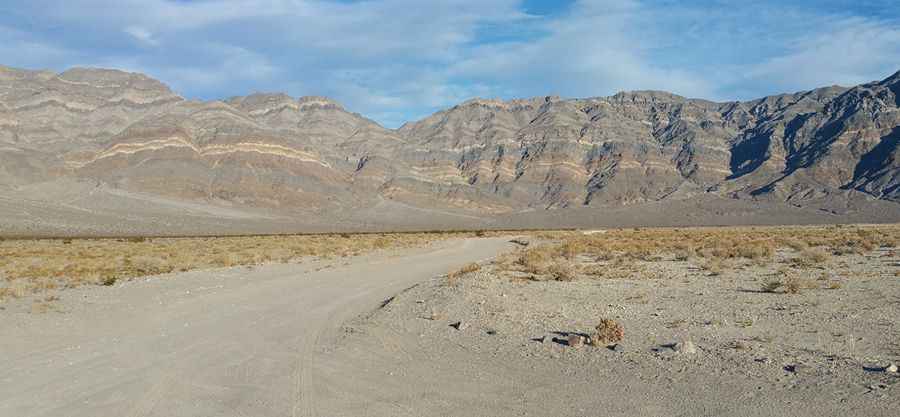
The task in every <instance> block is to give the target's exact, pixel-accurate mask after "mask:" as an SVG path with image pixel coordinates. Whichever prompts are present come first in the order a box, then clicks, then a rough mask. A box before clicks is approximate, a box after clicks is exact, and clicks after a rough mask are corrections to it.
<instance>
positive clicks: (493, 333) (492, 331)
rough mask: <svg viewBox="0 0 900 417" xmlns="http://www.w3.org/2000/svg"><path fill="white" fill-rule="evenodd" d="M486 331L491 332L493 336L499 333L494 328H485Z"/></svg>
mask: <svg viewBox="0 0 900 417" xmlns="http://www.w3.org/2000/svg"><path fill="white" fill-rule="evenodd" d="M484 332H485V333H487V334H489V335H491V336H493V335H495V334H497V331H496V330H494V329H487V330H485V331H484Z"/></svg>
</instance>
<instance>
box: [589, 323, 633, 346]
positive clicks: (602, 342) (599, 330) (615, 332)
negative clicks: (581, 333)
mask: <svg viewBox="0 0 900 417" xmlns="http://www.w3.org/2000/svg"><path fill="white" fill-rule="evenodd" d="M594 330H595V332H594V334H593V335H591V338H590V343H591V345H594V346H608V345H611V344H613V343H618V342H620V341H622V339H623V338H625V329H624V328H623V327H622V325H621V324H619V323H618V322H617V321H615V320H613V319H602V320H600V324H598V325H597V327H596V328H595V329H594Z"/></svg>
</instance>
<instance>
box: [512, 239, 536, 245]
mask: <svg viewBox="0 0 900 417" xmlns="http://www.w3.org/2000/svg"><path fill="white" fill-rule="evenodd" d="M509 243H515V244H517V245H519V246H528V245H530V244H531V242H530V241H529V240H528V239H525V238H515V239H513V240H510V241H509Z"/></svg>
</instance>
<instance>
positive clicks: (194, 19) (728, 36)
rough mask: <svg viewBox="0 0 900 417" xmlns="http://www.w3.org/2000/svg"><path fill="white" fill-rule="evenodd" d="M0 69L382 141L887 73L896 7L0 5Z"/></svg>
mask: <svg viewBox="0 0 900 417" xmlns="http://www.w3.org/2000/svg"><path fill="white" fill-rule="evenodd" d="M0 57H2V58H0V64H4V65H9V66H15V67H24V68H31V69H38V68H46V69H53V70H64V69H65V68H68V67H72V66H97V67H108V68H119V69H124V70H130V71H139V72H143V73H146V74H148V75H150V76H153V77H155V78H158V79H160V80H162V81H163V82H165V83H167V84H169V85H170V86H171V87H172V88H173V89H175V90H176V91H177V92H179V93H180V94H182V95H184V96H185V97H188V98H199V99H216V98H226V97H230V96H234V95H245V94H249V93H252V92H258V91H282V92H286V93H288V94H291V95H293V96H302V95H325V96H330V97H332V98H335V99H337V100H338V101H340V102H342V103H343V104H344V105H345V106H346V107H347V108H348V109H350V110H352V111H356V112H359V113H362V114H363V115H365V116H368V117H370V118H373V119H375V120H377V121H379V122H381V123H382V124H384V125H386V126H389V127H397V126H399V125H400V124H402V123H403V122H404V121H408V120H414V119H418V118H421V117H423V116H425V115H427V114H430V113H432V112H434V111H436V110H438V109H441V108H445V107H449V106H452V105H454V104H457V103H459V102H461V101H463V100H466V99H468V98H472V97H500V98H504V99H508V98H516V97H531V96H543V95H550V94H556V95H561V96H564V97H589V96H603V95H610V94H614V93H616V92H617V91H622V90H636V89H659V90H668V91H672V92H675V93H678V94H681V95H685V96H690V97H701V98H708V99H714V100H732V99H749V98H755V97H759V96H763V95H767V94H773V93H780V92H789V91H799V90H804V89H810V88H814V87H818V86H824V85H831V84H841V85H852V84H857V83H862V82H867V81H871V80H876V79H881V78H884V77H886V76H888V75H890V74H892V73H893V72H895V71H897V70H900V5H898V0H855V1H849V0H801V1H777V0H761V1H733V0H690V1H673V0H619V1H614V0H562V1H547V0H383V1H378V0H371V1H350V0H5V1H3V2H2V3H0Z"/></svg>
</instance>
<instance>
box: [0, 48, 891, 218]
mask: <svg viewBox="0 0 900 417" xmlns="http://www.w3.org/2000/svg"><path fill="white" fill-rule="evenodd" d="M898 141H900V72H898V73H895V74H894V75H892V76H890V77H888V78H886V79H884V80H881V81H876V82H871V83H867V84H862V85H858V86H853V87H840V86H830V87H823V88H818V89H815V90H811V91H803V92H797V93H790V94H781V95H775V96H769V97H763V98H760V99H756V100H751V101H732V102H713V101H707V100H701V99H690V98H685V97H681V96H678V95H675V94H671V93H666V92H661V91H632V92H621V93H618V94H615V95H613V96H609V97H593V98H583V99H563V98H559V97H554V96H548V97H537V98H529V99H517V100H508V101H504V100H496V99H472V100H469V101H466V102H464V103H461V104H459V105H456V106H453V107H452V108H448V109H445V110H442V111H439V112H437V113H435V114H433V115H431V116H428V117H426V118H424V119H422V120H418V121H415V122H410V123H407V124H405V125H403V126H402V127H400V128H399V129H388V128H385V127H382V126H381V125H379V124H378V123H376V122H374V121H372V120H369V119H367V118H365V117H363V116H361V115H359V114H356V113H353V112H350V111H348V110H346V109H345V108H344V107H343V106H342V105H341V104H339V103H337V102H336V101H334V100H331V99H329V98H326V97H300V98H294V97H290V96H288V95H285V94H277V93H276V94H269V93H266V94H262V93H258V94H252V95H249V96H243V97H232V98H228V99H225V100H218V101H195V100H187V99H185V98H183V97H181V96H180V95H178V94H177V93H176V92H173V91H172V90H171V89H170V88H169V87H167V86H166V85H165V84H163V83H161V82H159V81H157V80H154V79H152V78H150V77H147V76H145V75H142V74H137V73H128V72H122V71H117V70H106V69H89V68H75V69H70V70H67V71H65V72H62V73H55V72H49V71H31V70H24V69H16V68H9V67H2V66H0V192H2V193H3V194H4V195H5V197H3V198H2V199H0V214H2V213H5V214H7V217H8V218H10V219H13V220H8V221H7V222H6V223H3V222H0V233H2V232H3V228H5V229H7V231H10V232H13V233H27V232H28V231H32V232H40V231H42V230H48V231H49V232H48V233H52V232H53V231H56V232H57V233H58V232H59V231H61V230H66V228H67V227H66V224H70V225H74V226H72V227H74V228H75V229H77V228H78V227H77V224H78V216H79V215H82V216H83V217H85V216H86V217H90V216H94V215H98V213H101V212H103V213H106V214H110V213H115V215H116V217H117V219H118V221H122V222H126V223H127V221H128V218H129V217H128V216H129V213H132V215H133V216H132V217H133V218H132V220H133V222H134V224H140V223H141V222H142V221H144V220H142V219H139V217H141V216H140V215H139V214H138V213H140V210H142V209H146V205H144V204H137V205H136V206H140V207H138V208H134V206H135V204H134V203H135V202H140V201H143V202H147V204H149V205H153V204H156V205H159V206H160V207H163V206H165V207H167V209H166V210H168V211H167V212H166V213H168V214H166V215H175V214H178V213H180V214H184V213H191V212H192V210H194V211H196V210H200V211H202V212H204V213H206V214H209V215H211V216H212V217H216V215H215V214H210V213H224V212H229V213H244V214H246V213H255V214H254V216H257V217H260V218H262V217H265V218H279V219H282V220H283V221H284V222H285V223H280V224H289V223H290V221H289V220H287V219H300V218H303V219H307V220H309V221H307V222H306V224H313V223H317V224H319V226H320V228H327V227H328V225H329V224H331V225H337V224H343V225H345V226H346V225H349V226H347V227H357V228H360V227H363V226H366V225H370V226H371V225H377V224H382V223H383V224H394V225H401V226H402V225H404V224H406V225H407V226H410V227H412V225H413V224H414V223H415V224H417V225H419V227H421V226H422V225H426V224H427V223H428V222H429V219H441V218H448V219H449V218H453V219H456V223H453V222H450V223H453V226H454V227H456V226H457V223H459V224H463V225H464V224H466V222H467V220H465V219H471V222H472V224H475V223H476V220H477V223H478V224H482V225H483V224H485V222H487V223H491V222H493V223H494V224H498V225H501V224H510V225H512V224H514V223H516V221H513V220H511V219H526V218H529V216H532V217H533V216H543V217H542V218H545V219H552V218H561V219H563V220H561V221H559V222H557V223H556V224H558V225H560V226H565V225H567V224H568V223H567V222H566V221H565V219H566V218H567V216H569V214H567V213H573V214H572V216H574V217H572V218H578V219H580V220H578V222H576V223H579V225H580V226H584V225H591V224H594V223H596V224H602V223H604V221H603V217H604V215H605V213H625V212H628V211H630V210H632V209H633V211H634V212H639V211H640V210H644V209H645V207H649V206H652V207H656V209H655V210H656V212H657V214H658V215H659V216H662V217H665V216H667V215H668V214H667V212H668V210H667V209H666V207H681V208H682V209H683V210H689V209H687V208H685V207H688V206H690V205H691V204H694V203H695V202H703V204H702V205H703V207H705V208H706V209H709V210H712V211H713V212H721V211H722V210H721V209H718V208H716V207H730V208H729V209H728V210H726V211H729V210H734V209H735V208H736V207H767V208H771V207H776V208H778V209H779V210H793V209H797V210H804V211H803V213H808V217H809V218H810V219H818V218H819V217H817V216H822V215H825V214H827V215H835V216H846V215H850V216H851V217H853V215H854V213H856V214H855V215H856V217H855V218H854V220H855V221H859V220H868V219H870V220H872V221H896V220H898V219H900V151H898ZM88 196H90V197H88ZM198 207H202V208H198ZM132 208H134V209H132ZM750 211H753V210H750ZM63 212H65V213H68V214H66V216H68V217H67V218H68V219H70V220H67V221H66V222H62V221H56V222H55V223H54V221H53V216H57V215H59V213H63ZM79 213H80V214H79ZM415 213H418V214H415ZM574 213H577V215H575V214H574ZM798 213H800V212H798ZM823 213H824V214H823ZM244 214H241V215H237V214H235V216H237V217H241V216H243V215H244ZM682 214H683V213H682ZM720 214H722V213H720ZM110 215H112V214H110ZM417 215H418V216H420V218H419V219H418V220H415V219H416V216H417ZM160 216H162V217H165V216H164V215H163V214H160ZM797 216H799V217H798V218H803V217H804V215H802V214H798V215H797ZM145 217H146V216H145ZM225 217H228V216H225ZM232 217H234V216H232ZM497 219H505V220H497ZM523 221H524V220H523ZM29 222H30V223H29ZM97 222H100V223H102V221H101V220H97ZM435 222H436V223H439V221H437V220H435ZM546 222H547V221H545V222H544V223H546ZM751 222H752V221H751ZM26 223H27V224H28V225H27V226H23V224H26ZM187 223H188V221H186V220H184V221H180V222H167V221H165V220H159V221H158V222H156V223H154V224H156V226H152V227H163V226H160V225H164V226H165V225H167V226H165V227H164V228H167V229H166V230H168V231H169V232H175V231H177V230H176V229H178V228H179V227H182V226H178V225H184V224H187ZM550 223H553V222H552V221H551V222H550ZM651 223H652V222H651ZM657 223H666V222H664V221H661V222H657ZM695 223H704V221H703V220H702V219H696V221H695ZM448 224H449V223H448ZM152 227H151V226H147V228H151V229H152ZM210 227H213V228H214V227H215V222H212V223H211V226H210ZM279 227H280V226H279ZM101 229H102V227H87V226H85V228H84V229H83V230H94V231H97V230H101ZM138 229H140V227H138V228H137V229H134V230H138ZM110 230H112V229H110ZM229 230H230V229H229ZM235 230H237V229H235ZM242 231H243V229H242ZM110 233H112V232H110ZM167 233H168V232H167Z"/></svg>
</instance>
